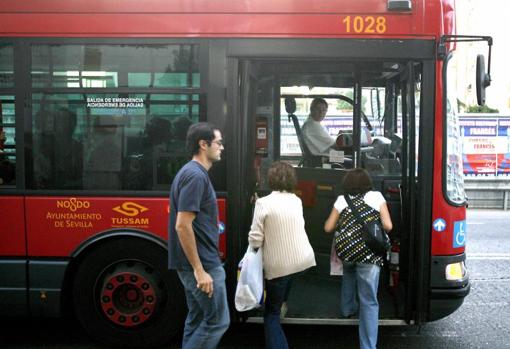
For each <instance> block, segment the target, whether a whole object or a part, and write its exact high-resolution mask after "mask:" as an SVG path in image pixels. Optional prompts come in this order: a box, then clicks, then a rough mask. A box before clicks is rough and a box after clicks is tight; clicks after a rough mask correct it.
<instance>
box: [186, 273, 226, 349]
mask: <svg viewBox="0 0 510 349" xmlns="http://www.w3.org/2000/svg"><path fill="white" fill-rule="evenodd" d="M207 272H208V273H209V275H211V277H212V279H213V290H214V291H213V295H212V297H211V298H209V297H208V296H207V294H205V293H204V292H202V291H201V290H200V289H199V288H197V281H196V280H195V275H194V274H193V270H191V271H187V270H186V271H184V270H178V271H177V274H178V275H179V278H180V279H181V282H182V285H183V286H184V293H185V295H186V303H187V304H188V317H187V318H186V323H185V324H184V335H183V338H182V348H183V349H188V348H189V349H202V348H203V349H209V348H211V349H212V348H216V347H217V346H218V343H219V342H220V339H221V337H222V336H223V334H224V333H225V331H226V330H227V329H228V326H229V324H230V315H229V311H228V303H227V289H226V287H225V270H224V269H223V267H221V266H220V267H217V268H214V269H210V270H207Z"/></svg>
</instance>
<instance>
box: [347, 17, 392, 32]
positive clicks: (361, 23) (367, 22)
mask: <svg viewBox="0 0 510 349" xmlns="http://www.w3.org/2000/svg"><path fill="white" fill-rule="evenodd" d="M342 22H343V23H344V24H345V32H346V33H352V32H354V33H356V34H361V33H363V34H375V33H377V34H383V33H386V18H385V17H382V16H378V17H373V16H354V17H352V16H347V17H345V18H344V20H343V21H342Z"/></svg>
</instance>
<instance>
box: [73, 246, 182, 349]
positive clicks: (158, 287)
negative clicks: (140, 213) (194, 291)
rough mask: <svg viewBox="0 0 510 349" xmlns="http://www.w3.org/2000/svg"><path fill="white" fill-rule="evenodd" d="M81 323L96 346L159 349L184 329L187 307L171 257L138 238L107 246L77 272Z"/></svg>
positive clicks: (76, 304)
mask: <svg viewBox="0 0 510 349" xmlns="http://www.w3.org/2000/svg"><path fill="white" fill-rule="evenodd" d="M73 305H74V310H75V313H76V317H77V318H78V320H79V321H80V323H81V324H82V326H83V328H84V329H85V331H86V332H87V333H88V334H89V335H90V336H91V337H92V338H93V339H95V340H97V341H99V342H102V343H104V344H107V345H113V346H119V347H129V348H136V347H144V348H147V347H156V346H161V345H163V344H165V343H167V342H168V341H169V340H170V339H172V338H173V337H174V336H175V335H176V334H177V333H178V332H179V330H180V329H181V328H182V325H183V323H184V316H185V312H186V305H185V300H184V293H183V290H182V285H181V283H180V281H179V280H178V277H177V275H176V273H175V272H171V271H168V270H167V252H166V251H165V250H164V249H163V248H161V247H160V246H157V245H156V244H154V243H151V242H149V241H145V240H142V239H135V238H123V239H115V240H111V241H108V242H106V243H104V244H102V245H100V246H98V247H97V248H95V249H94V250H92V251H91V252H90V253H89V254H88V255H87V256H86V257H85V258H84V259H83V261H82V262H81V263H80V265H79V266H78V268H77V271H76V274H75V277H74V283H73Z"/></svg>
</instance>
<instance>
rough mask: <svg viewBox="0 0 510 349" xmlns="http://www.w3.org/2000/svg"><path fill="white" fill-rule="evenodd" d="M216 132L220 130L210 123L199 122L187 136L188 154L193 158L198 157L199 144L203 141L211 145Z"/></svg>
mask: <svg viewBox="0 0 510 349" xmlns="http://www.w3.org/2000/svg"><path fill="white" fill-rule="evenodd" d="M216 130H218V129H217V128H216V127H214V126H213V125H211V124H210V123H208V122H199V123H197V124H193V125H191V126H190V127H189V128H188V133H187V134H186V149H187V151H188V153H189V154H190V155H191V156H193V155H197V154H198V151H199V149H200V144H199V142H200V141H202V140H203V141H206V142H207V144H209V145H210V144H211V142H212V141H213V140H214V131H216Z"/></svg>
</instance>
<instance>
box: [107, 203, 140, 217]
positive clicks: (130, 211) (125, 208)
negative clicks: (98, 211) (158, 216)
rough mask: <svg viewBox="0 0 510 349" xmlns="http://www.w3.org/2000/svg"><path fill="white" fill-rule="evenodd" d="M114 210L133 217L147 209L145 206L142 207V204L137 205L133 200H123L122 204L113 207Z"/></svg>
mask: <svg viewBox="0 0 510 349" xmlns="http://www.w3.org/2000/svg"><path fill="white" fill-rule="evenodd" d="M113 210H114V211H116V212H119V213H121V214H123V215H125V216H128V217H134V216H137V215H139V214H140V213H142V212H145V211H148V210H149V209H148V208H147V207H143V206H142V205H138V204H137V203H134V202H130V201H128V202H124V203H123V204H122V205H120V206H117V207H114V208H113Z"/></svg>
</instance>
